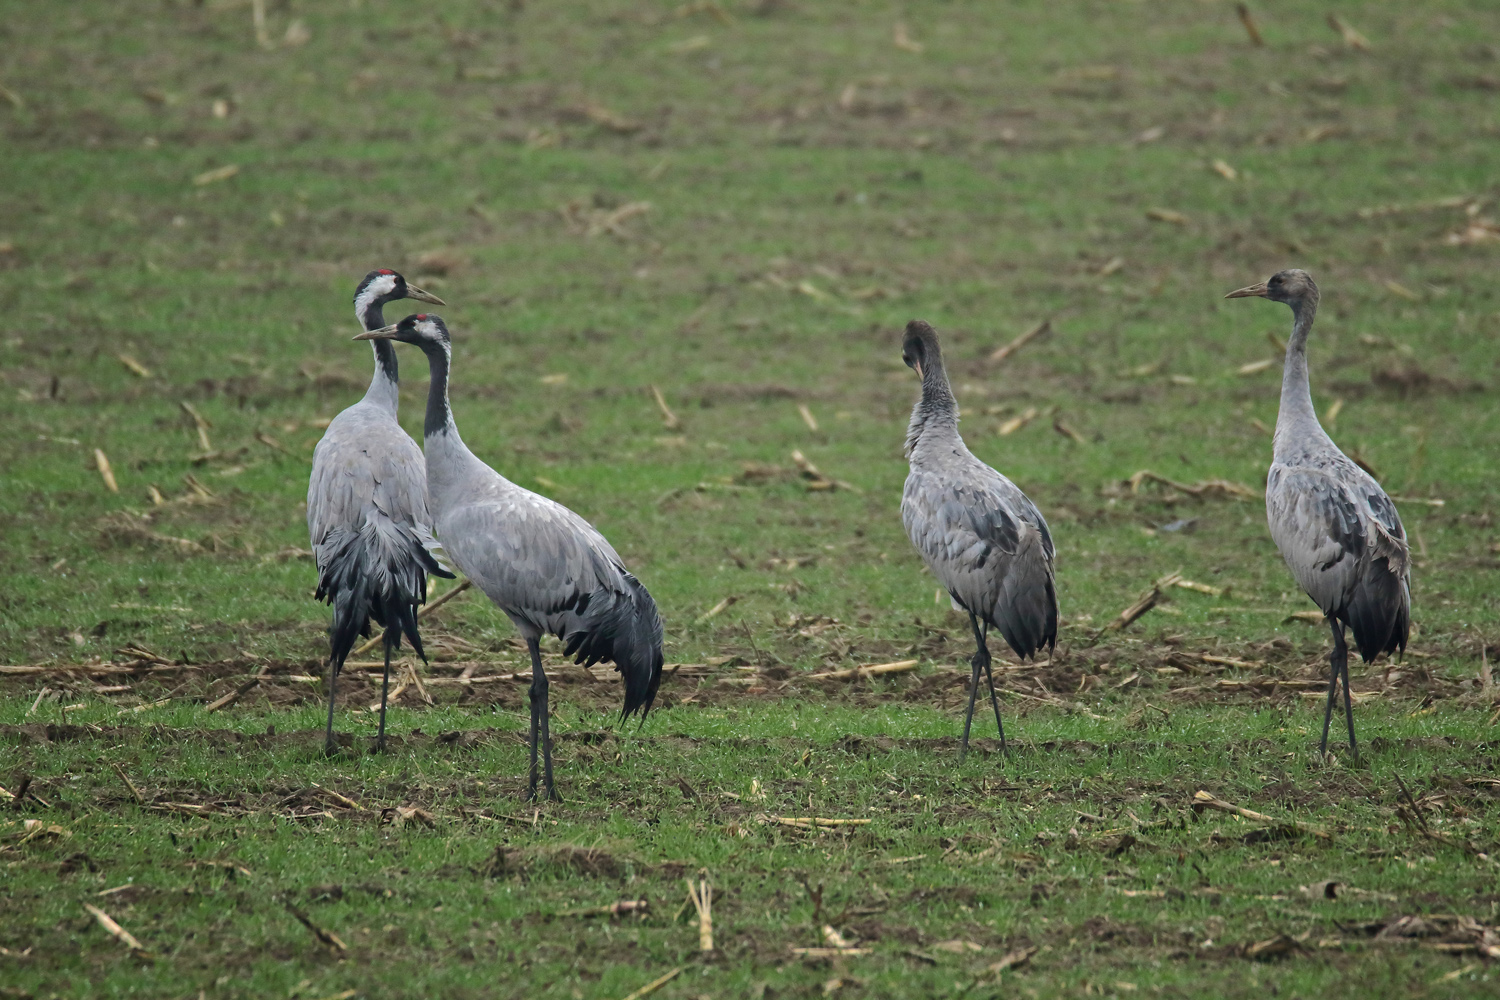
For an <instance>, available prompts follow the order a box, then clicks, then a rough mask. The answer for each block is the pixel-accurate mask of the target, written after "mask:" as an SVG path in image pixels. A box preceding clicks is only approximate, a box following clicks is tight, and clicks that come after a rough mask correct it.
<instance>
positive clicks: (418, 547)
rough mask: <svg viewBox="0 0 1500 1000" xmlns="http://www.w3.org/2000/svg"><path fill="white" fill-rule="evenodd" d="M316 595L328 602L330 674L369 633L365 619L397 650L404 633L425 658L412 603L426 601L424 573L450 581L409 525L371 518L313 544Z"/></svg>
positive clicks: (415, 612) (447, 573)
mask: <svg viewBox="0 0 1500 1000" xmlns="http://www.w3.org/2000/svg"><path fill="white" fill-rule="evenodd" d="M318 548H319V549H320V551H319V553H318V556H319V558H318V565H319V567H320V572H319V574H318V592H317V595H316V596H317V599H318V600H320V601H326V602H327V603H329V604H331V605H333V625H332V626H331V627H330V629H329V643H330V646H331V650H330V659H331V661H332V663H333V669H334V671H335V673H337V671H339V670H341V669H342V668H343V666H344V660H346V659H347V658H348V656H349V651H350V650H352V649H353V648H354V641H355V639H357V638H358V637H360V636H368V635H369V634H370V621H371V620H372V619H373V620H374V621H375V623H376V624H377V625H379V626H380V627H381V628H382V629H384V630H385V633H386V640H387V641H389V642H390V643H391V644H392V646H393V647H395V648H400V646H401V636H402V635H403V634H404V635H405V636H406V638H407V640H408V641H410V642H411V646H412V649H414V650H416V652H417V655H418V656H420V657H422V660H423V662H426V660H427V654H426V653H424V652H423V651H422V639H421V637H420V636H419V635H418V634H417V605H419V604H421V603H422V602H423V601H425V600H427V574H429V573H431V574H432V575H434V576H441V577H447V578H449V579H452V577H453V574H452V573H450V572H448V571H447V570H446V569H444V568H443V567H442V566H441V565H440V564H439V563H438V561H437V560H436V559H435V558H434V557H433V555H432V553H431V552H429V551H428V549H427V546H426V545H425V544H424V543H423V540H422V539H421V538H420V537H419V536H418V535H417V533H416V532H415V531H413V530H412V529H411V528H410V527H409V526H404V525H399V524H396V523H394V522H392V521H390V520H388V519H386V518H384V517H370V518H366V519H365V523H364V524H363V525H362V526H361V527H360V530H359V531H357V532H356V531H350V530H348V529H347V528H335V529H334V530H332V531H330V532H329V533H328V537H327V538H326V539H325V540H324V542H323V544H322V545H320V546H318Z"/></svg>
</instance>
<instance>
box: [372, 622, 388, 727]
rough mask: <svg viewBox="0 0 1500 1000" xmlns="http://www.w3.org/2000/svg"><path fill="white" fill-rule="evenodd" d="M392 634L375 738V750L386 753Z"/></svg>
mask: <svg viewBox="0 0 1500 1000" xmlns="http://www.w3.org/2000/svg"><path fill="white" fill-rule="evenodd" d="M391 638H392V636H391V633H390V631H389V630H387V632H386V633H385V677H384V679H382V680H381V682H380V731H379V732H378V733H377V734H376V736H375V749H376V750H379V751H380V752H381V753H385V699H386V695H387V694H388V693H389V692H390V690H391Z"/></svg>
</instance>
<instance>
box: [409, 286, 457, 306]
mask: <svg viewBox="0 0 1500 1000" xmlns="http://www.w3.org/2000/svg"><path fill="white" fill-rule="evenodd" d="M406 297H407V298H409V299H416V300H417V301H418V302H431V303H432V304H433V305H435V306H445V305H447V304H448V303H446V302H444V301H443V300H442V299H440V298H438V297H437V296H436V295H433V294H432V293H431V292H424V291H422V289H420V288H418V287H417V286H416V285H412V284H408V285H407V286H406Z"/></svg>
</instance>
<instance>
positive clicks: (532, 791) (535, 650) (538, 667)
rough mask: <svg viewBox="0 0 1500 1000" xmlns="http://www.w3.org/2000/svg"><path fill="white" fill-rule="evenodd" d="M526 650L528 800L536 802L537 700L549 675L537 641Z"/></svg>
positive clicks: (529, 643)
mask: <svg viewBox="0 0 1500 1000" xmlns="http://www.w3.org/2000/svg"><path fill="white" fill-rule="evenodd" d="M526 649H527V650H528V651H529V652H530V653H531V691H530V695H529V697H530V701H531V733H530V741H531V767H530V770H529V772H528V773H529V775H530V777H529V778H528V779H527V785H526V798H527V799H530V800H533V801H534V800H535V799H536V784H537V777H538V776H537V770H536V745H537V737H538V736H539V735H540V734H541V726H540V724H539V723H538V721H537V715H536V709H537V699H538V698H539V697H542V695H541V692H543V691H545V690H546V685H547V675H546V673H545V672H543V670H542V648H541V646H540V645H539V644H538V643H537V640H535V639H531V638H528V639H527V640H526Z"/></svg>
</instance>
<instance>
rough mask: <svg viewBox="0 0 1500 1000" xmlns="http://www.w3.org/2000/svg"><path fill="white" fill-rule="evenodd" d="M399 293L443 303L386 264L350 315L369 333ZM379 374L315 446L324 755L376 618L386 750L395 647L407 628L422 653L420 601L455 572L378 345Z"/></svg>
mask: <svg viewBox="0 0 1500 1000" xmlns="http://www.w3.org/2000/svg"><path fill="white" fill-rule="evenodd" d="M397 299H416V300H417V301H419V302H431V303H433V304H435V305H441V304H443V300H442V299H440V298H438V297H437V296H436V295H433V294H431V293H429V292H424V291H422V290H421V289H420V288H417V287H415V286H414V285H410V284H408V283H407V281H406V279H405V278H403V277H402V276H401V275H399V274H397V273H396V272H395V271H392V270H389V269H386V268H381V269H379V270H376V271H371V272H370V273H369V274H367V275H365V278H364V280H363V281H361V282H360V283H359V287H358V288H356V289H355V291H354V314H355V316H356V317H357V318H358V319H359V322H360V325H361V326H362V327H363V328H364V329H366V330H378V329H380V328H381V327H382V326H384V325H385V317H384V316H383V314H382V312H381V307H382V306H384V305H385V304H386V303H387V302H393V301H395V300H397ZM372 347H373V348H374V351H375V374H374V377H372V378H371V379H370V388H369V389H368V390H367V391H366V392H365V395H364V398H363V399H361V400H360V401H359V402H357V403H355V404H354V405H353V406H351V407H349V408H348V409H346V410H344V411H343V412H342V413H340V414H339V415H338V416H336V417H334V418H333V420H332V422H330V423H329V425H328V429H327V430H326V431H324V433H323V437H322V440H320V441H319V442H318V445H317V447H316V448H315V449H314V450H313V464H312V476H311V478H310V479H309V480H308V484H307V530H308V534H309V535H310V536H311V539H312V550H313V559H314V561H315V562H316V563H317V566H318V589H317V594H316V597H317V599H318V600H320V601H326V602H327V603H329V604H331V605H332V606H333V624H332V626H331V627H330V628H329V630H328V638H329V651H328V728H327V730H326V732H325V733H324V736H323V748H324V752H325V753H328V754H330V755H331V754H333V753H334V752H335V751H336V749H337V746H336V744H335V742H334V738H333V708H334V697H335V687H336V685H337V682H338V676H339V673H340V671H342V670H343V667H344V661H345V660H346V659H348V657H349V651H350V650H351V649H352V648H353V646H354V640H355V638H356V637H358V636H360V635H369V634H370V621H371V620H372V619H373V620H374V621H375V623H376V624H377V625H379V626H380V627H381V628H382V629H383V630H384V636H383V638H384V645H385V676H384V679H383V680H382V682H381V687H380V729H379V733H378V735H377V736H376V746H377V747H378V748H379V749H381V750H384V749H385V707H386V697H387V694H388V692H389V690H390V684H391V652H392V650H393V649H396V648H399V647H400V645H401V636H402V635H403V634H404V635H405V636H406V638H407V639H408V641H410V642H411V645H412V649H414V650H416V652H417V654H418V655H419V656H423V658H424V659H425V658H426V657H425V655H424V654H423V652H422V639H421V636H420V635H418V633H417V620H416V607H417V605H418V604H420V603H422V602H423V601H425V600H426V599H427V575H428V574H429V573H430V574H432V575H434V576H443V577H450V578H451V577H452V575H453V574H452V573H450V572H449V571H448V570H447V569H445V568H444V567H443V566H442V565H441V564H440V563H439V562H438V560H437V558H436V556H435V554H434V550H435V549H436V548H437V543H436V542H435V540H434V539H433V536H432V517H431V516H430V515H429V514H428V508H427V472H426V468H425V466H424V463H423V460H422V449H420V448H418V447H417V443H416V442H415V441H413V440H412V439H411V435H409V434H407V433H406V431H404V430H402V429H401V425H400V424H399V423H398V422H397V420H396V416H397V406H398V404H399V402H400V391H399V390H400V386H399V371H398V369H397V366H396V349H395V348H394V347H393V346H392V345H391V344H390V342H389V341H383V340H377V341H374V343H373V344H372Z"/></svg>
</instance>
